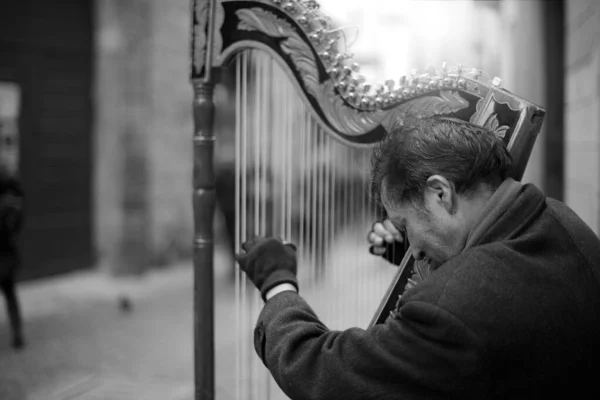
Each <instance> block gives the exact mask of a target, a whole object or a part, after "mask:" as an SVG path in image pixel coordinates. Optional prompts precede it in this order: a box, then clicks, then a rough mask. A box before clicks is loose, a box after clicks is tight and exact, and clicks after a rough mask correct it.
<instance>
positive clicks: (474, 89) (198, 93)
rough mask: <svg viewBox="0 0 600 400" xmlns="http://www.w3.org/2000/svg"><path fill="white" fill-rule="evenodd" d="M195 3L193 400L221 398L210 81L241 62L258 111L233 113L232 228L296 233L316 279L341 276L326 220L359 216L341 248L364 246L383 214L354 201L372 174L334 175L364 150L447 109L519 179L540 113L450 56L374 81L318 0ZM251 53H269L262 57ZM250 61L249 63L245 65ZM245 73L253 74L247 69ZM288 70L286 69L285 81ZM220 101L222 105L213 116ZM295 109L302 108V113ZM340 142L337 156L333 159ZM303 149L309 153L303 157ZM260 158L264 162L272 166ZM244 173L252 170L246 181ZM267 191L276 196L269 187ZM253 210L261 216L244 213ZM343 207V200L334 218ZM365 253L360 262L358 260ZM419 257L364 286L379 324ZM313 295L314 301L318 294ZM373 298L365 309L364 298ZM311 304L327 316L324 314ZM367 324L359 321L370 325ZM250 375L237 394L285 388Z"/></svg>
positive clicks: (245, 92)
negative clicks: (492, 136) (482, 132)
mask: <svg viewBox="0 0 600 400" xmlns="http://www.w3.org/2000/svg"><path fill="white" fill-rule="evenodd" d="M191 10H192V35H191V61H192V63H191V80H192V83H193V86H194V95H195V100H194V122H195V133H194V149H195V151H194V201H193V204H194V215H195V240H194V271H195V296H194V302H195V308H194V312H195V317H194V327H195V335H194V338H195V368H196V375H195V378H196V398H197V399H213V398H214V393H215V375H214V363H215V357H214V299H213V296H214V289H213V268H214V265H213V264H214V257H213V252H214V245H213V213H214V210H215V168H216V165H215V157H214V142H215V140H216V141H217V142H219V140H220V139H222V138H223V135H222V133H223V132H217V131H215V130H214V126H213V125H214V123H213V122H214V116H215V104H214V102H213V86H214V85H215V84H217V83H218V82H217V80H216V79H215V77H216V76H219V75H221V74H220V72H221V70H222V69H223V68H225V67H226V66H227V65H231V64H232V61H235V62H234V63H233V64H234V65H235V66H236V68H237V69H236V77H237V78H236V81H237V83H238V84H240V85H238V87H237V89H236V90H237V92H236V93H237V94H236V99H235V103H236V107H237V108H240V105H242V106H243V105H244V104H245V103H248V104H249V107H253V108H252V109H251V110H252V112H251V113H247V112H245V113H243V115H242V116H241V117H239V118H237V119H236V128H235V131H236V143H237V145H236V149H235V157H233V158H234V159H235V162H236V178H235V179H236V204H235V208H236V220H239V219H242V221H241V223H240V224H237V223H236V229H235V230H236V244H239V242H240V241H241V240H243V239H244V235H245V234H246V232H247V233H248V234H256V233H258V234H269V235H277V236H284V237H286V236H290V235H291V236H292V238H293V237H294V230H296V231H297V232H296V234H295V236H296V237H297V238H298V239H297V241H298V243H297V244H299V257H300V266H299V273H301V272H302V271H304V272H305V270H306V269H307V266H308V267H310V266H313V267H314V265H313V264H316V263H319V262H320V261H324V265H325V267H326V268H325V273H323V271H316V272H315V273H314V274H312V275H311V276H310V277H309V278H310V279H309V281H311V282H315V281H318V280H323V281H326V280H327V279H328V278H329V280H330V281H331V280H335V279H338V277H339V276H336V275H335V274H334V273H331V271H328V270H327V268H328V267H329V266H328V264H327V262H328V260H329V258H328V255H327V250H328V249H327V247H328V246H332V245H333V244H334V243H335V240H334V239H335V237H336V235H338V234H339V230H337V231H336V229H333V228H332V226H330V225H331V224H326V223H323V221H332V224H333V225H335V227H337V225H340V221H341V222H342V223H343V222H345V219H348V218H354V219H356V220H357V221H359V223H361V224H363V225H360V224H359V225H356V226H354V227H353V229H355V230H359V231H360V232H359V234H358V237H359V238H360V240H358V239H357V241H355V242H353V243H352V244H351V245H350V246H346V247H345V248H346V249H352V250H353V251H354V250H356V249H358V250H360V251H361V252H363V253H364V254H366V253H367V244H366V242H365V235H366V234H367V232H368V230H369V229H370V227H371V222H373V220H374V218H375V215H376V214H377V210H373V208H372V207H371V206H368V205H366V202H365V201H363V200H360V199H359V200H360V201H359V202H358V204H359V206H360V204H362V206H363V207H362V209H361V207H355V206H354V205H348V204H351V203H352V199H353V198H355V197H357V193H359V194H360V193H361V191H366V186H367V185H365V184H364V179H363V178H364V177H361V179H362V181H360V179H359V181H360V182H362V183H360V182H359V185H358V186H359V187H358V190H356V188H349V187H348V185H346V186H344V185H342V186H341V187H340V186H339V185H338V186H336V179H337V180H340V179H341V178H340V177H341V176H343V175H344V174H347V173H348V171H349V170H350V169H351V168H355V167H356V166H357V165H359V164H360V165H362V166H364V165H365V164H364V163H363V164H361V163H360V161H361V160H362V161H364V160H366V159H367V158H366V157H364V155H365V154H366V153H368V152H369V151H370V148H371V147H372V146H373V145H374V144H375V143H377V142H379V141H380V140H381V139H382V138H383V137H384V136H385V134H386V133H387V132H388V130H389V129H391V127H392V126H393V125H394V124H396V123H398V122H399V121H402V120H404V119H406V118H408V117H426V116H433V115H443V116H447V117H451V118H456V119H460V120H464V121H470V122H472V123H475V124H478V125H481V126H484V127H486V128H488V129H490V130H491V131H493V132H495V133H496V134H497V135H498V136H499V137H501V138H502V139H503V140H504V142H505V143H506V145H507V147H508V149H509V151H510V152H511V154H512V156H513V160H514V166H513V171H511V176H513V177H514V178H516V179H520V178H521V177H522V175H523V172H524V170H525V166H526V164H527V160H528V158H529V155H530V153H531V150H532V147H533V144H534V142H535V138H536V136H537V134H538V133H539V131H540V128H541V124H542V121H543V118H544V114H545V112H544V110H543V109H541V108H540V107H538V106H536V105H534V104H531V103H530V102H528V101H526V100H524V99H522V98H520V97H518V96H516V95H514V94H512V93H510V92H508V91H506V90H504V89H502V88H501V86H500V84H499V82H498V81H497V80H494V81H490V80H484V79H481V71H478V70H476V69H468V70H467V69H465V68H462V67H461V66H460V65H458V66H456V67H453V68H447V67H446V66H445V65H443V66H442V68H441V69H440V70H439V71H437V72H435V73H422V74H413V75H410V76H403V77H401V78H400V79H399V80H397V81H393V80H390V81H386V82H385V84H372V83H369V82H366V80H365V79H364V77H362V76H361V75H360V73H359V68H358V66H357V65H356V64H355V63H354V62H353V60H352V59H351V58H350V57H348V56H347V55H346V54H344V53H343V52H341V51H340V49H339V48H338V45H337V42H338V40H339V39H340V32H339V31H338V30H337V29H335V27H332V26H331V25H330V22H329V21H330V20H329V19H328V18H327V16H325V15H323V14H322V12H321V11H319V7H318V4H317V2H316V1H314V0H286V1H282V0H245V1H241V0H192V7H191ZM256 53H260V54H261V57H255V54H256ZM263 56H264V57H263ZM265 60H266V61H265ZM248 61H252V62H254V64H253V65H251V67H252V68H250V67H248V66H247V62H248ZM248 65H249V64H248ZM250 71H251V72H250ZM250 75H252V79H249V78H248V77H249V76H250ZM282 77H286V80H287V82H286V84H285V85H284V84H282V83H283V82H282V79H283V78H282ZM246 78H248V82H250V83H247V82H246ZM259 78H260V79H259ZM259 81H260V82H259ZM219 107H220V106H218V105H217V106H216V112H217V113H218V111H219ZM298 110H300V111H301V113H302V114H306V115H305V116H298ZM249 114H251V115H249ZM238 139H239V140H238ZM285 141H293V144H289V143H288V144H285V143H284V142H285ZM238 142H239V143H238ZM282 143H283V144H282ZM335 149H337V150H338V153H339V154H341V156H339V157H337V158H336V157H334V156H333V155H332V154H334V152H333V150H335ZM346 149H351V151H345V150H346ZM354 150H356V152H355V151H354ZM232 151H233V150H232ZM298 158H302V160H300V161H299V162H294V160H297V159H298ZM249 159H252V160H254V161H255V162H256V161H259V162H258V163H257V165H255V166H254V168H253V169H247V170H246V169H243V168H242V169H240V168H238V166H239V164H240V163H241V164H244V163H245V162H246V161H248V160H249ZM271 159H273V160H271ZM265 160H267V161H268V165H267V164H265V163H264V162H263V161H265ZM338 164H342V167H341V168H339V165H338ZM312 165H318V167H317V168H316V172H314V171H312V170H310V168H312ZM307 166H308V167H309V168H306V167H307ZM333 166H337V168H332V167H333ZM363 169H364V168H363ZM307 170H308V172H307ZM240 176H241V178H243V179H244V180H243V182H241V183H240ZM249 176H255V178H252V179H255V180H254V181H253V182H252V183H248V182H247V181H246V180H245V179H246V178H247V177H249ZM248 179H250V178H248ZM294 180H296V181H299V182H300V183H306V182H308V186H307V187H304V186H302V185H300V186H301V187H300V189H295V186H294V185H293V184H291V183H290V182H291V181H294ZM238 183H239V184H238ZM361 185H362V186H361ZM252 188H255V189H257V192H260V193H259V194H258V195H256V198H255V199H249V197H250V194H249V193H250V192H251V191H252ZM304 189H306V190H304ZM265 191H268V192H269V195H265ZM237 197H240V199H238V198H237ZM359 197H360V196H359ZM361 201H362V203H360V202H361ZM248 204H250V205H248ZM244 207H246V208H252V210H253V211H252V212H248V213H246V212H245V211H244V210H245V209H244ZM336 207H342V208H344V207H345V208H344V210H343V212H342V213H339V212H337V210H335V208H336ZM295 210H296V211H295ZM298 210H299V211H298ZM294 213H298V215H299V216H300V217H299V218H295V219H296V221H300V222H298V223H297V224H296V225H293V223H292V222H291V221H292V220H294ZM274 216H275V217H277V216H281V217H277V218H275V217H274ZM307 216H309V217H307ZM272 217H273V218H272ZM369 218H372V219H371V221H370V223H365V221H367V220H368V219H369ZM245 219H248V221H245ZM251 220H252V221H251ZM246 222H247V223H246ZM279 222H281V224H280V223H279ZM252 224H254V225H253V226H251V225H252ZM335 227H334V228H335ZM240 232H241V233H240ZM315 238H316V239H315ZM306 249H307V250H306ZM363 249H364V250H363ZM367 257H369V256H368V255H367ZM363 260H364V258H363V259H360V258H358V257H351V260H350V262H354V263H360V262H361V261H363ZM412 263H413V261H412V260H411V259H410V257H405V260H404V262H403V266H404V268H400V269H398V272H397V273H395V277H393V279H391V278H392V276H391V275H390V278H389V279H388V281H387V283H386V285H385V286H386V287H387V286H388V284H389V281H390V280H392V284H391V285H389V289H388V292H387V293H386V294H385V295H384V292H385V288H384V289H383V290H381V291H380V292H379V293H380V294H379V295H377V294H376V293H375V292H373V293H370V294H369V296H370V297H381V296H382V295H384V299H383V300H382V301H381V304H380V305H379V307H378V308H377V307H376V304H375V305H374V306H373V308H372V309H371V310H372V311H370V315H369V319H371V317H372V319H371V324H374V323H381V322H383V321H384V319H385V316H386V315H387V314H388V313H389V310H390V307H392V306H393V305H394V304H395V302H396V299H397V296H398V295H399V294H401V293H402V292H403V290H404V284H405V282H406V281H407V279H408V277H409V276H410V272H411V268H412ZM344 267H345V268H347V269H346V270H345V271H348V270H350V269H351V268H350V267H349V266H344ZM356 271H359V269H356ZM360 271H362V270H360ZM328 274H329V275H328ZM367 278H368V277H366V276H361V277H360V279H358V283H356V282H355V283H356V285H355V286H352V287H351V286H347V285H348V283H347V282H344V285H346V286H345V288H346V289H347V291H348V292H352V294H353V295H355V296H354V298H353V299H352V301H355V300H356V297H357V296H360V295H361V294H364V290H362V289H361V288H360V287H359V286H357V285H360V284H361V283H362V282H363V281H367V280H368V279H367ZM240 279H242V278H240ZM239 286H240V287H241V290H240V293H241V297H242V298H245V297H247V296H246V295H247V293H245V291H244V288H245V286H244V283H243V282H242V283H241V284H240V285H239ZM301 287H302V288H303V290H304V293H303V295H304V294H307V295H308V296H310V295H311V293H310V290H305V288H307V285H304V284H302V283H301ZM326 290H329V291H328V292H326V294H327V295H329V294H330V293H333V292H334V291H332V290H331V289H330V288H326ZM377 290H380V289H377ZM307 292H308V293H307ZM254 300H255V301H254V304H255V305H256V307H255V309H254V310H251V312H250V313H240V315H239V319H245V320H246V322H248V321H252V319H253V318H254V316H255V314H252V312H255V311H256V308H260V304H259V301H258V300H256V298H255V299H254ZM343 301H346V302H347V301H348V299H345V300H343ZM309 302H311V304H312V299H309ZM328 303H331V302H328ZM364 305H365V304H363V303H361V304H360V306H361V307H363V306H364ZM316 311H317V313H318V314H320V312H319V311H320V310H319V309H317V310H316ZM373 311H375V316H374V317H373ZM361 318H362V317H361ZM369 319H367V320H366V321H364V322H365V323H364V327H365V328H366V327H367V325H368V320H369ZM361 321H362V319H361ZM248 323H251V322H248ZM342 326H343V324H342ZM246 328H248V326H247V327H246ZM244 335H245V336H247V337H250V336H251V335H252V332H251V330H248V331H247V332H243V335H242V338H243V337H245V336H244ZM250 340H251V339H250ZM248 349H249V350H250V351H253V349H252V345H251V344H250V345H248V346H246V348H245V350H244V351H246V350H248ZM256 358H257V357H255V358H254V359H253V358H252V356H248V357H242V361H241V363H242V364H244V366H243V367H241V368H246V369H250V370H257V369H260V368H261V365H260V363H256V362H255V361H256ZM263 372H264V371H263ZM261 373H262V372H261ZM252 374H254V372H252ZM252 374H242V379H241V380H242V381H244V382H243V384H244V385H246V386H244V389H242V390H240V391H239V392H238V396H236V398H239V399H241V398H253V399H260V400H264V399H268V398H275V397H277V395H273V394H272V391H270V389H268V388H267V389H265V388H264V386H265V385H266V386H268V382H267V380H268V377H260V376H258V375H257V376H255V375H252ZM265 382H267V383H265ZM236 385H237V383H236ZM232 386H235V385H232ZM277 398H278V397H277Z"/></svg>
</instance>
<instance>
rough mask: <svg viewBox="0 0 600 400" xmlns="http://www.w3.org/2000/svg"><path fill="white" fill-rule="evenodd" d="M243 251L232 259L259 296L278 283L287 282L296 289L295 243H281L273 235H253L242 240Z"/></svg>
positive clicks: (263, 295)
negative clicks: (238, 265) (270, 236)
mask: <svg viewBox="0 0 600 400" xmlns="http://www.w3.org/2000/svg"><path fill="white" fill-rule="evenodd" d="M242 249H243V250H244V251H245V253H243V252H242V253H238V254H236V256H235V259H236V260H237V262H238V263H239V264H240V268H241V269H242V271H244V272H245V273H246V275H248V278H250V280H251V281H252V283H254V286H256V287H257V289H258V290H260V294H261V296H262V298H263V300H265V301H266V298H265V296H266V295H267V292H268V291H269V290H270V289H272V288H274V287H275V286H277V285H279V284H281V283H290V284H292V285H294V286H295V287H296V290H298V280H297V279H296V272H297V269H298V267H297V262H296V247H295V246H294V245H292V244H284V243H283V242H281V241H280V240H278V239H275V238H264V237H261V236H256V237H255V238H254V239H251V240H248V241H247V242H245V243H244V244H242Z"/></svg>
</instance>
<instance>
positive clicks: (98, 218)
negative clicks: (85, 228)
mask: <svg viewBox="0 0 600 400" xmlns="http://www.w3.org/2000/svg"><path fill="white" fill-rule="evenodd" d="M189 10H190V5H189V1H188V0H172V1H161V0H128V1H120V0H97V2H96V27H95V30H96V70H95V96H94V100H95V110H94V111H95V116H96V118H95V123H94V126H95V131H94V135H95V143H94V144H95V173H94V198H95V211H94V217H95V218H94V219H95V244H96V248H97V252H98V261H99V264H100V267H102V268H106V269H108V270H109V271H110V272H113V273H117V274H136V273H140V272H143V271H144V270H145V269H146V268H147V267H149V266H152V265H164V264H169V263H171V262H173V261H176V260H178V259H181V258H187V257H189V256H190V254H191V241H192V224H193V221H192V209H191V171H192V157H191V156H192V146H191V140H192V118H191V101H192V91H191V87H190V84H189V82H188V75H189V74H188V65H189V45H188V43H189V39H188V36H189V21H190V11H189Z"/></svg>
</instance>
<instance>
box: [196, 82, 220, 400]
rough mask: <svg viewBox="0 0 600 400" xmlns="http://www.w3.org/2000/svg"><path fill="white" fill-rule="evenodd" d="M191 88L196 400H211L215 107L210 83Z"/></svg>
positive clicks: (197, 84) (212, 392)
mask: <svg viewBox="0 0 600 400" xmlns="http://www.w3.org/2000/svg"><path fill="white" fill-rule="evenodd" d="M192 84H193V88H194V104H193V111H194V178H193V179H194V183H193V185H194V194H193V206H194V349H195V350H194V370H195V387H196V390H195V392H196V393H195V399H196V400H212V399H214V386H215V376H214V360H215V356H214V288H213V259H214V243H213V224H212V221H213V214H214V210H215V172H214V167H213V158H214V145H215V136H214V131H213V126H214V123H213V122H214V115H215V105H214V102H213V88H214V85H213V83H212V82H210V81H207V80H204V79H202V80H200V79H198V80H192Z"/></svg>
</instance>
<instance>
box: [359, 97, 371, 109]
mask: <svg viewBox="0 0 600 400" xmlns="http://www.w3.org/2000/svg"><path fill="white" fill-rule="evenodd" d="M369 102H370V101H369V99H368V98H367V97H366V96H363V98H362V99H361V100H360V107H361V108H365V109H366V108H369Z"/></svg>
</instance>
